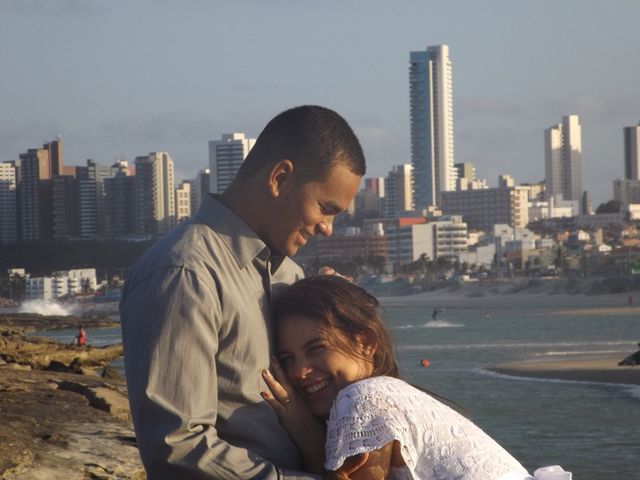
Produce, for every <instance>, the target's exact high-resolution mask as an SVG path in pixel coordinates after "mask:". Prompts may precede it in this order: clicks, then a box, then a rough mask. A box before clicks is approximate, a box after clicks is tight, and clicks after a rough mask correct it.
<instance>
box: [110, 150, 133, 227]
mask: <svg viewBox="0 0 640 480" xmlns="http://www.w3.org/2000/svg"><path fill="white" fill-rule="evenodd" d="M111 174H112V176H111V177H109V178H105V179H104V191H105V202H104V203H105V217H106V222H105V229H106V233H107V235H109V236H111V237H122V236H126V235H132V234H133V233H134V232H135V231H136V218H137V215H136V211H137V208H136V207H137V204H136V177H135V175H134V174H133V172H132V169H131V168H130V167H129V165H128V163H127V161H126V160H118V161H116V163H115V164H114V165H113V166H112V167H111Z"/></svg>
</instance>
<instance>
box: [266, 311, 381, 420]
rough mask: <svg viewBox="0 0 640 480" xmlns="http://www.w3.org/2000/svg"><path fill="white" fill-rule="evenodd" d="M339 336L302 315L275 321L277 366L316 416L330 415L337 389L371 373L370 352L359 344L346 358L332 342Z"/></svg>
mask: <svg viewBox="0 0 640 480" xmlns="http://www.w3.org/2000/svg"><path fill="white" fill-rule="evenodd" d="M339 335H340V333H339V332H336V331H334V330H332V329H330V328H329V327H328V326H327V325H325V324H324V322H321V321H319V320H313V319H310V318H307V317H304V316H301V315H288V316H285V317H283V318H282V319H280V320H279V321H278V357H279V359H280V363H281V364H282V367H283V368H284V371H285V373H286V374H287V376H288V377H289V380H290V381H291V383H292V385H293V387H294V388H295V390H296V391H297V392H298V394H300V395H301V396H302V398H303V399H304V401H305V402H306V403H307V405H309V408H310V409H311V411H312V412H313V414H314V415H317V416H319V417H328V416H329V411H330V410H331V405H333V401H334V400H335V398H336V396H337V395H338V392H339V391H340V390H342V389H343V388H344V387H346V386H347V385H350V384H352V383H354V382H357V381H358V380H362V379H364V378H368V377H369V376H371V374H372V372H373V364H372V362H371V361H368V360H367V358H372V355H373V352H372V350H373V349H372V348H371V347H370V346H367V345H363V344H362V343H359V342H358V343H357V344H356V345H353V352H354V354H353V355H348V354H346V353H344V352H342V351H341V350H340V349H339V348H338V347H337V346H336V342H335V341H333V340H332V339H334V338H335V337H336V336H339ZM343 339H344V337H343ZM344 340H346V339H344ZM361 357H365V358H361Z"/></svg>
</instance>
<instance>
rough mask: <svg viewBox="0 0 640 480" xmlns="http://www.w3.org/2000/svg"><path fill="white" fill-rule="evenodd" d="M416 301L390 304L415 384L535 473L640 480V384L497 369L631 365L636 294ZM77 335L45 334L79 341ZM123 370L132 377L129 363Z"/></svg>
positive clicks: (104, 339) (96, 337)
mask: <svg viewBox="0 0 640 480" xmlns="http://www.w3.org/2000/svg"><path fill="white" fill-rule="evenodd" d="M416 298H417V297H414V298H411V297H408V298H407V300H406V301H405V300H403V299H399V298H395V299H392V300H391V301H390V303H388V304H386V305H385V303H384V300H383V314H384V316H385V318H386V320H387V323H388V325H389V328H390V330H391V333H392V335H393V337H394V339H395V341H396V344H397V354H398V358H399V361H400V365H401V370H402V373H403V375H404V377H405V379H406V380H408V381H409V382H411V383H413V384H415V385H418V386H421V387H424V388H426V389H428V390H430V391H433V392H435V393H438V394H440V395H442V396H444V397H446V398H448V399H450V400H452V401H454V402H456V403H457V404H459V405H461V406H462V407H463V408H464V409H465V411H466V413H467V414H468V416H470V418H471V419H472V420H473V421H475V422H476V423H477V424H478V425H479V426H480V427H481V428H483V429H484V430H485V431H486V432H487V433H488V434H490V435H491V436H492V437H493V438H495V439H496V440H497V441H498V442H499V443H500V444H501V445H502V446H503V447H505V448H506V449H507V450H508V451H509V452H510V453H511V454H512V455H514V456H515V457H516V458H517V459H518V460H519V461H520V462H521V463H522V464H523V465H524V466H525V467H526V468H527V469H528V470H529V471H531V472H532V471H533V470H535V469H536V468H538V467H540V466H545V465H555V464H558V465H561V466H563V467H564V468H565V470H569V471H572V472H573V474H574V478H575V479H578V480H581V479H582V480H584V479H589V480H611V479H636V478H640V442H639V441H638V438H639V437H638V435H639V429H640V386H629V385H618V384H605V383H595V382H575V381H564V380H541V379H527V378H518V377H512V376H505V375H499V374H495V373H492V372H490V371H489V370H487V367H489V366H491V365H495V364H497V363H501V362H507V361H512V360H530V359H546V358H549V359H560V358H578V357H582V356H588V355H592V354H604V353H606V354H614V355H618V354H619V356H620V358H621V359H622V358H624V357H625V356H627V355H629V354H630V353H632V352H634V351H636V350H637V347H638V345H637V344H638V341H640V315H639V314H638V312H637V311H635V310H633V309H628V311H626V310H625V309H624V308H623V309H619V308H618V307H624V306H625V305H626V302H627V296H622V295H599V296H583V295H577V296H568V295H562V296H559V295H558V296H554V295H547V296H539V295H536V296H533V295H532V296H528V295H526V294H521V295H517V296H510V295H500V296H493V297H480V298H468V297H465V298H453V297H444V298H440V299H439V298H438V296H437V295H435V296H433V297H424V299H422V300H416ZM436 308H438V309H440V312H439V313H438V314H437V316H436V319H435V320H434V319H433V318H432V316H433V311H434V309H436ZM607 308H616V309H617V310H616V311H611V310H610V311H607V310H606V309H607ZM585 309H586V310H585ZM589 310H590V311H589ZM75 333H76V332H75V331H71V330H61V331H56V332H47V333H45V335H47V336H49V337H54V338H58V339H60V340H62V341H70V339H71V338H72V337H73V336H74V335H75ZM88 338H89V343H91V344H93V345H105V344H108V343H114V342H117V341H119V340H120V331H119V329H104V330H95V331H89V332H88ZM423 360H428V366H426V367H425V366H422V363H423V362H422V361H423ZM424 363H426V362H424ZM114 366H115V367H116V368H118V369H119V370H120V371H121V372H122V371H123V362H122V360H118V361H116V362H115V363H114ZM638 368H640V367H638Z"/></svg>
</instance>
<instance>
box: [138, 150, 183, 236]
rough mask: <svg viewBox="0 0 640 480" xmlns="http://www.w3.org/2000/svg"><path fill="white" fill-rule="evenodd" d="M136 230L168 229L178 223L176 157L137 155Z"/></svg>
mask: <svg viewBox="0 0 640 480" xmlns="http://www.w3.org/2000/svg"><path fill="white" fill-rule="evenodd" d="M135 165H136V203H137V220H136V231H137V233H139V234H142V235H157V234H162V233H166V232H168V231H169V230H170V229H171V228H172V227H173V226H174V225H175V217H176V215H175V208H176V204H175V183H174V180H173V160H171V157H170V156H169V154H168V153H166V152H151V153H150V154H149V155H147V156H142V157H136V160H135Z"/></svg>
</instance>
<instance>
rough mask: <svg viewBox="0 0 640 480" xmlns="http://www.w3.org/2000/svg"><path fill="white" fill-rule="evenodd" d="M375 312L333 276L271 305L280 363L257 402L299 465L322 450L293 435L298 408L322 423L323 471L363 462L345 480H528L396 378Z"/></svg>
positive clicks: (294, 289)
mask: <svg viewBox="0 0 640 480" xmlns="http://www.w3.org/2000/svg"><path fill="white" fill-rule="evenodd" d="M377 307H378V301H377V300H376V299H375V298H374V297H373V296H371V295H369V294H368V293H367V292H366V291H365V290H363V289H362V288H360V287H358V286H356V285H354V284H352V283H350V282H348V281H346V280H344V279H341V278H339V277H335V276H322V277H313V278H308V279H304V280H301V281H299V282H297V283H295V284H293V285H291V286H290V287H287V288H286V289H285V290H284V291H283V292H282V295H281V296H280V297H279V298H278V300H277V302H276V304H275V306H274V318H275V320H276V335H277V343H278V345H277V351H278V360H279V364H278V362H277V361H275V362H274V365H272V368H273V369H274V373H275V378H274V376H272V375H271V374H270V373H269V372H268V371H265V374H264V378H265V381H266V382H267V385H268V386H269V388H270V389H271V392H272V393H268V392H264V393H263V397H264V398H265V400H266V401H267V402H268V403H269V404H270V405H271V406H272V407H273V408H274V410H275V411H276V413H277V414H278V416H279V418H280V421H281V422H282V424H283V425H284V427H285V428H287V430H288V431H289V432H290V434H291V436H292V438H293V439H294V441H296V443H298V445H299V447H300V449H301V451H302V452H303V457H304V459H305V463H306V465H310V466H311V468H313V466H317V463H318V460H317V457H318V456H319V455H321V454H322V452H317V451H316V452H314V451H313V447H312V445H313V444H314V442H316V441H317V439H316V438H312V437H313V435H310V434H308V432H309V431H311V429H305V428H301V427H300V425H301V424H304V422H305V420H304V418H303V417H304V415H305V409H304V405H300V404H301V403H302V402H304V404H306V406H307V407H308V410H310V411H311V413H313V415H315V416H316V417H319V418H322V419H326V420H328V422H327V431H326V443H325V455H326V458H325V462H324V467H325V468H326V469H327V470H329V471H334V470H337V469H338V468H340V467H341V466H342V465H343V464H344V463H345V461H346V460H349V462H350V463H352V464H353V462H354V461H355V462H358V461H359V459H358V457H357V456H358V455H359V454H363V453H364V454H365V455H364V456H363V457H362V459H361V462H364V464H363V466H362V468H360V469H359V470H357V471H356V472H355V473H354V474H352V476H351V478H352V479H367V480H376V479H386V478H391V479H403V480H404V479H413V480H423V479H442V480H444V479H450V478H456V479H461V480H471V479H473V480H477V479H483V480H484V479H492V480H495V479H500V480H524V479H530V478H532V477H530V476H529V475H528V473H527V471H526V470H525V468H524V467H523V466H522V465H521V464H520V463H519V462H518V461H517V460H516V459H515V458H513V457H512V456H511V455H510V454H509V453H508V452H507V451H506V450H504V449H503V448H502V447H501V446H500V445H498V444H497V443H496V442H495V441H494V440H493V439H491V438H490V437H489V436H488V435H487V434H486V433H484V432H483V431H482V430H481V429H480V428H479V427H477V426H476V425H475V424H474V423H472V422H471V421H469V420H468V419H466V418H464V417H463V416H461V415H460V414H458V413H457V412H455V411H454V410H453V409H451V408H449V407H448V406H446V405H444V404H443V403H442V402H440V401H438V400H436V399H435V398H434V397H432V396H431V395H428V394H427V393H425V392H423V391H421V390H419V389H417V388H415V387H413V386H411V385H409V384H408V383H406V382H404V381H402V380H400V379H399V375H398V367H397V364H396V362H395V359H394V355H393V349H392V342H391V338H390V335H389V333H388V332H387V330H386V328H385V327H384V325H383V323H382V321H381V318H380V316H379V314H378V312H377ZM301 400H302V402H301ZM301 419H302V420H301ZM305 431H306V432H307V434H306V435H305ZM316 444H317V443H316ZM316 450H318V449H316ZM549 468H550V469H551V470H552V472H553V474H554V475H556V476H553V479H554V480H556V479H557V480H564V479H570V478H571V474H570V473H568V472H564V471H563V470H562V469H560V468H559V467H549ZM316 470H317V468H316ZM562 472H564V474H563V473H562ZM544 473H545V472H544V469H541V470H539V471H537V472H536V477H535V478H536V479H538V478H540V479H543V478H545V477H544ZM548 478H551V477H548Z"/></svg>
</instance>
